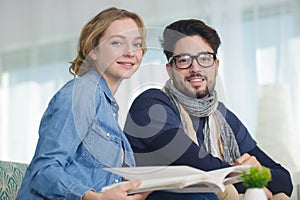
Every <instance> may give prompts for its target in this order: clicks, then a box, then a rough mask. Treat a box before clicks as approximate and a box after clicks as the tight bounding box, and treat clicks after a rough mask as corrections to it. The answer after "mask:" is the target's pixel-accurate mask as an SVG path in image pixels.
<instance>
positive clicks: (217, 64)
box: [215, 59, 220, 73]
mask: <svg viewBox="0 0 300 200" xmlns="http://www.w3.org/2000/svg"><path fill="white" fill-rule="evenodd" d="M215 65H216V71H217V73H218V72H219V65H220V60H219V59H216V60H215Z"/></svg>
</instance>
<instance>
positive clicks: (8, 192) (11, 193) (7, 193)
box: [0, 160, 28, 199]
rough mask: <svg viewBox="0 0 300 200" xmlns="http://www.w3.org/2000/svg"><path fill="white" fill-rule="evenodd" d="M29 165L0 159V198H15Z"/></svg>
mask: <svg viewBox="0 0 300 200" xmlns="http://www.w3.org/2000/svg"><path fill="white" fill-rule="evenodd" d="M27 167H28V165H27V164H24V163H18V162H10V161H1V160H0V199H15V198H16V196H17V193H18V190H19V188H20V186H21V183H22V180H23V177H24V175H25V171H26V169H27Z"/></svg>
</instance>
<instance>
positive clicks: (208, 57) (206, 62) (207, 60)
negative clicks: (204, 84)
mask: <svg viewBox="0 0 300 200" xmlns="http://www.w3.org/2000/svg"><path fill="white" fill-rule="evenodd" d="M197 60H198V63H199V65H201V66H202V67H210V66H212V65H213V64H214V57H213V55H212V54H208V53H200V54H199V56H198V57H197Z"/></svg>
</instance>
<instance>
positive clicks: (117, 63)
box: [90, 18, 144, 83]
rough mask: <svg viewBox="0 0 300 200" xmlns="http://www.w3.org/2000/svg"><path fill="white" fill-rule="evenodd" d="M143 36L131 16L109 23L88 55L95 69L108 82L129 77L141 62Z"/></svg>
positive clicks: (115, 81)
mask: <svg viewBox="0 0 300 200" xmlns="http://www.w3.org/2000/svg"><path fill="white" fill-rule="evenodd" d="M143 39H144V38H143V36H142V35H141V31H140V30H139V28H138V26H137V24H136V22H135V21H134V20H133V19H131V18H124V19H119V20H116V21H114V22H112V23H111V24H110V26H109V27H108V28H107V30H106V31H105V34H104V35H103V37H102V38H101V39H100V41H99V45H98V46H97V47H96V48H95V49H94V50H92V52H91V53H90V56H91V57H92V59H93V60H94V61H95V63H96V68H97V71H98V72H99V73H100V74H102V75H103V77H104V78H105V80H106V81H107V82H109V83H117V82H120V81H121V80H122V79H126V78H130V77H131V75H132V74H133V73H134V72H135V71H136V70H137V69H138V67H139V65H140V64H141V61H142V57H143V51H142V41H143Z"/></svg>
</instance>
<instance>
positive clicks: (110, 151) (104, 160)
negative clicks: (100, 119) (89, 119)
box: [83, 122, 124, 167]
mask: <svg viewBox="0 0 300 200" xmlns="http://www.w3.org/2000/svg"><path fill="white" fill-rule="evenodd" d="M83 144H84V145H85V147H86V148H87V150H88V151H89V152H90V153H91V155H92V157H94V159H96V160H94V159H92V158H90V159H89V160H90V162H91V164H93V165H94V166H95V167H99V165H100V166H103V167H116V166H121V165H122V162H123V154H124V153H123V148H122V141H121V139H120V138H119V137H117V136H116V135H115V134H113V133H110V132H108V131H105V129H103V128H102V127H100V126H99V125H97V123H95V122H93V124H92V126H91V127H90V129H89V131H88V134H87V135H86V137H85V138H84V141H83Z"/></svg>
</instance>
